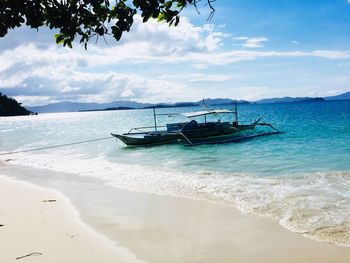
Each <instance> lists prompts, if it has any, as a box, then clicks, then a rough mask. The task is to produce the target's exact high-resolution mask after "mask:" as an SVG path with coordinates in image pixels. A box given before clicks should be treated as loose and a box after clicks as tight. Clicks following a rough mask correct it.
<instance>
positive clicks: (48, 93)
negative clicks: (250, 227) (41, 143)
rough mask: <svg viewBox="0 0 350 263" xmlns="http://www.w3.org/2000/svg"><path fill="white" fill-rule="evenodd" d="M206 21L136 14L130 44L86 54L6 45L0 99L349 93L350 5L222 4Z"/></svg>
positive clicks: (22, 42) (94, 47)
mask: <svg viewBox="0 0 350 263" xmlns="http://www.w3.org/2000/svg"><path fill="white" fill-rule="evenodd" d="M214 6H215V8H216V12H215V15H214V17H213V19H212V20H211V21H209V22H207V21H206V18H207V16H208V9H207V8H206V7H203V6H202V7H200V11H201V15H199V14H197V12H196V11H195V10H194V9H193V8H191V7H189V8H187V9H186V10H185V12H184V13H183V17H182V20H181V22H180V24H179V26H178V27H177V28H174V27H171V28H169V27H168V26H167V25H165V24H160V23H157V22H155V21H151V22H149V23H146V24H143V23H142V22H141V20H140V18H139V17H138V16H136V17H135V23H134V26H133V28H132V30H131V32H130V33H127V34H126V35H124V37H123V39H122V41H120V42H115V41H113V40H108V43H109V45H108V46H107V45H106V44H105V43H104V42H103V41H99V43H98V44H94V43H93V42H91V43H90V44H89V48H88V51H85V50H84V49H83V48H82V47H81V46H79V44H75V45H74V48H73V50H70V49H68V48H62V47H59V46H56V44H55V42H54V38H53V35H54V33H55V32H53V31H50V30H48V29H45V28H42V29H40V30H39V32H36V31H35V30H31V29H28V28H20V29H15V30H13V31H11V32H10V33H9V34H8V35H7V36H6V37H5V38H2V39H0V91H1V92H3V93H5V94H7V95H9V96H13V97H15V98H16V99H18V100H19V101H21V102H23V103H24V104H25V105H41V104H47V103H50V102H59V101H67V100H69V101H79V102H92V101H96V102H109V101H113V100H137V101H142V102H160V101H162V102H172V101H173V102H174V101H193V100H199V99H201V98H203V97H205V98H207V97H211V98H215V97H225V98H233V99H248V100H257V99H261V98H267V97H282V96H328V95H335V94H339V93H342V92H346V91H349V90H350V3H349V1H348V0H322V1H321V0H320V1H315V0H307V1H305V0H288V1H286V0H251V1H248V0H232V1H229V0H217V1H216V2H215V3H214Z"/></svg>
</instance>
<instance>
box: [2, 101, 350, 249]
mask: <svg viewBox="0 0 350 263" xmlns="http://www.w3.org/2000/svg"><path fill="white" fill-rule="evenodd" d="M220 108H228V109H230V106H220ZM195 110H199V108H195V107H191V108H173V109H171V108H170V109H157V112H158V113H163V114H164V113H171V112H174V111H175V112H188V111H195ZM219 117H220V118H221V119H222V121H226V120H230V118H232V116H230V115H226V116H211V117H210V119H213V120H216V119H217V118H219ZM258 117H262V120H263V121H265V122H269V123H272V124H273V125H274V126H275V127H276V128H277V129H279V130H282V131H284V132H285V133H283V134H278V135H272V136H266V137H259V138H255V139H252V140H248V141H245V142H240V143H229V144H220V145H201V146H196V147H185V146H184V145H163V146H156V147H125V145H123V143H122V142H120V141H116V140H115V139H114V138H110V139H106V140H101V141H95V142H90V143H84V144H76V145H71V146H65V147H59V148H49V149H47V150H40V151H34V152H24V153H17V154H14V155H8V156H6V155H4V156H0V158H1V159H2V160H5V159H11V163H13V164H17V165H21V166H28V167H33V168H44V169H49V170H53V171H58V172H66V173H70V174H72V175H75V176H83V177H85V178H88V177H90V178H94V179H96V178H99V179H101V180H100V181H101V184H102V183H103V184H108V185H109V186H112V187H115V188H122V189H127V190H131V191H138V192H146V193H154V194H159V195H172V196H181V197H186V198H195V199H206V200H212V201H215V202H221V203H227V204H231V205H234V206H236V207H237V208H239V209H240V210H241V211H242V212H244V213H251V214H256V215H261V216H267V217H271V218H273V219H275V220H277V221H278V222H279V223H280V224H281V225H283V226H284V227H286V228H288V229H290V230H292V231H295V232H298V233H302V234H304V235H305V236H307V237H310V238H313V239H316V240H320V241H328V242H333V243H335V244H338V245H344V246H350V101H334V102H309V103H285V104H264V105H258V104H250V105H240V106H239V120H240V122H242V123H250V122H252V121H253V120H255V119H257V118H258ZM183 120H184V119H183V117H180V116H177V115H176V116H171V115H170V114H169V115H162V116H159V118H158V125H165V124H166V123H171V122H177V121H183ZM197 120H198V121H201V118H200V117H199V118H198V119H197ZM153 124H154V122H153V111H152V109H144V110H126V111H103V112H74V113H52V114H40V115H38V116H22V117H11V118H0V152H1V153H5V152H11V151H22V150H28V149H35V148H41V147H48V146H52V145H59V144H67V143H71V142H78V141H84V140H90V139H97V138H104V137H108V136H109V134H110V133H111V132H113V133H124V132H127V131H128V130H129V129H130V128H132V127H142V126H152V125H153ZM260 129H261V128H260Z"/></svg>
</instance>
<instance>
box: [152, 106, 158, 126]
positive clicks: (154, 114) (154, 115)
mask: <svg viewBox="0 0 350 263" xmlns="http://www.w3.org/2000/svg"><path fill="white" fill-rule="evenodd" d="M153 119H154V130H155V131H157V116H156V108H154V107H153Z"/></svg>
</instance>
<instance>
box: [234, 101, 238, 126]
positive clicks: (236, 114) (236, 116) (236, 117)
mask: <svg viewBox="0 0 350 263" xmlns="http://www.w3.org/2000/svg"><path fill="white" fill-rule="evenodd" d="M234 114H235V119H236V123H237V124H238V112H237V100H235V112H234Z"/></svg>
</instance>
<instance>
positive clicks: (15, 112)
mask: <svg viewBox="0 0 350 263" xmlns="http://www.w3.org/2000/svg"><path fill="white" fill-rule="evenodd" d="M30 114H32V112H31V111H29V110H27V109H26V108H24V107H23V106H21V104H20V103H18V102H17V101H16V100H15V99H13V98H9V97H7V96H6V95H5V94H2V93H1V92H0V116H20V115H30Z"/></svg>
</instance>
